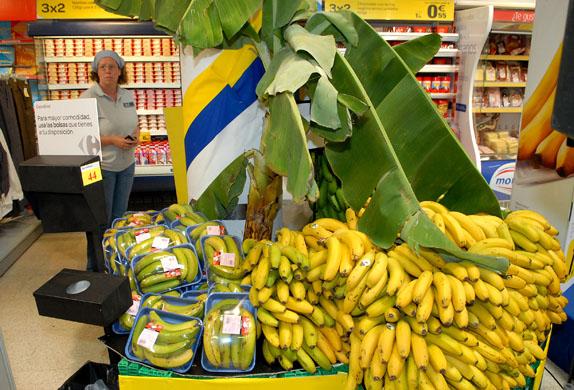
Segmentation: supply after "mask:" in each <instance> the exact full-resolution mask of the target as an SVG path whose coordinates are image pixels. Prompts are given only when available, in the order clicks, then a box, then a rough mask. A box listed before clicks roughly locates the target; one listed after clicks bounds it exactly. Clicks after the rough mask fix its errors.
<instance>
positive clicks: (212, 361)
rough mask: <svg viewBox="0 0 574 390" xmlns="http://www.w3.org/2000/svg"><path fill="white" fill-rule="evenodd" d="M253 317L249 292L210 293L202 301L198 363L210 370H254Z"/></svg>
mask: <svg viewBox="0 0 574 390" xmlns="http://www.w3.org/2000/svg"><path fill="white" fill-rule="evenodd" d="M256 318H257V315H256V311H255V308H254V307H253V305H252V304H251V302H249V294H246V293H212V294H210V295H209V297H208V298H207V302H206V304H205V332H204V334H203V353H202V355H201V366H202V367H203V368H204V369H205V370H206V371H210V372H231V373H235V372H247V371H251V370H253V367H255V358H256V351H255V349H256V348H255V347H256V341H257V330H256Z"/></svg>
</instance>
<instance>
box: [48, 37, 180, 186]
mask: <svg viewBox="0 0 574 390" xmlns="http://www.w3.org/2000/svg"><path fill="white" fill-rule="evenodd" d="M41 47H42V49H43V54H44V56H43V62H44V63H45V67H44V70H45V73H46V82H47V84H48V85H47V89H48V97H49V99H52V100H63V99H76V98H78V97H79V96H80V94H81V93H82V91H83V90H85V89H87V88H88V87H89V86H90V84H91V83H92V81H91V80H90V73H91V61H92V59H93V56H94V55H95V54H96V53H97V52H99V51H100V50H103V49H106V50H114V51H115V52H117V53H118V54H120V55H121V56H123V58H124V60H125V61H126V64H125V71H126V76H127V83H126V84H124V85H123V87H124V88H127V89H130V90H131V91H132V92H133V95H134V100H135V104H136V109H137V113H138V116H139V120H138V122H139V128H140V142H141V144H140V145H139V146H138V147H137V148H136V150H135V156H136V165H137V168H138V171H137V172H136V175H138V174H160V171H159V170H151V171H150V170H149V169H147V170H145V169H143V168H142V166H144V165H154V166H155V165H157V166H164V167H165V171H161V172H162V173H161V174H165V173H169V172H171V170H170V169H169V166H171V153H170V149H169V145H168V143H167V141H166V139H165V137H166V136H167V131H166V128H165V120H164V118H163V110H162V109H163V108H164V107H176V106H181V103H182V94H181V89H180V84H181V72H180V64H179V47H178V46H177V45H176V44H175V42H174V40H173V39H172V38H168V37H148V36H145V37H75V38H67V37H66V38H64V37H62V38H59V37H47V38H42V39H41ZM157 137H163V138H157ZM142 169H143V170H142Z"/></svg>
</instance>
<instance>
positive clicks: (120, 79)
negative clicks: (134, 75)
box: [90, 66, 128, 84]
mask: <svg viewBox="0 0 574 390" xmlns="http://www.w3.org/2000/svg"><path fill="white" fill-rule="evenodd" d="M90 80H92V81H95V82H96V83H99V82H100V76H98V72H94V71H91V72H90ZM127 82H128V75H127V74H126V67H125V66H124V67H123V68H122V69H121V70H120V77H118V84H125V83H127Z"/></svg>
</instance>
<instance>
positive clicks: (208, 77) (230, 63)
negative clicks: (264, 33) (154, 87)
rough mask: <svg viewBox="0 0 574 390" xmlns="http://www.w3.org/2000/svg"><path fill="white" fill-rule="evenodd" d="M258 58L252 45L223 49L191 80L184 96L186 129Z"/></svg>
mask: <svg viewBox="0 0 574 390" xmlns="http://www.w3.org/2000/svg"><path fill="white" fill-rule="evenodd" d="M256 58H257V51H256V50H255V48H254V47H253V46H251V45H249V46H244V47H243V48H241V49H238V50H223V51H222V53H221V54H220V55H219V56H218V57H217V58H216V59H215V61H213V63H212V64H211V65H209V66H208V67H207V68H206V69H205V70H204V71H203V72H202V73H201V74H200V75H199V76H197V77H196V78H195V79H194V80H193V81H192V82H191V84H190V85H189V87H188V88H187V90H186V91H185V95H184V98H183V107H184V111H183V116H184V121H185V126H186V129H187V128H189V125H190V124H191V123H192V122H193V121H194V120H195V118H197V116H198V115H199V114H200V113H201V111H203V109H204V108H205V107H207V105H208V104H209V103H210V102H211V101H212V100H213V99H214V98H215V97H216V96H217V95H218V94H219V93H220V92H221V91H222V90H223V88H225V87H226V86H227V85H230V86H232V87H233V86H234V85H235V83H236V82H237V80H239V78H240V77H241V75H243V73H244V72H245V70H246V69H247V68H248V67H249V65H251V63H253V61H254V60H255V59H256Z"/></svg>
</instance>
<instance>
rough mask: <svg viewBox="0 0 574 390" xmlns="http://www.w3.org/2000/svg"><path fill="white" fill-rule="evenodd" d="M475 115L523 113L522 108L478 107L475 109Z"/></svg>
mask: <svg viewBox="0 0 574 390" xmlns="http://www.w3.org/2000/svg"><path fill="white" fill-rule="evenodd" d="M474 112H475V113H480V114H490V113H501V114H502V113H521V112H522V107H477V108H474Z"/></svg>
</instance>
